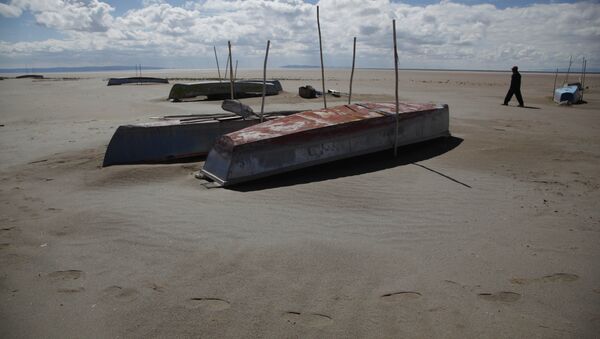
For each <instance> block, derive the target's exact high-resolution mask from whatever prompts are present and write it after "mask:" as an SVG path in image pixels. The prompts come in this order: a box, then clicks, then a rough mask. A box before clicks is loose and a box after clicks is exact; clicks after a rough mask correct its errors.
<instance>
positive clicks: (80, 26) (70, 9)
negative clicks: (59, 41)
mask: <svg viewBox="0 0 600 339" xmlns="http://www.w3.org/2000/svg"><path fill="white" fill-rule="evenodd" d="M11 6H13V7H15V8H19V9H20V10H28V11H30V12H31V13H32V14H33V16H34V17H35V20H36V23H37V24H39V25H42V26H45V27H48V28H53V29H57V30H60V31H66V32H68V31H86V32H105V31H107V30H108V29H109V27H110V26H111V25H112V21H113V18H112V16H111V14H110V12H112V11H114V8H113V7H111V6H110V5H109V4H107V3H105V2H101V1H98V0H91V1H89V2H87V3H84V2H81V1H77V0H13V1H12V3H11Z"/></svg>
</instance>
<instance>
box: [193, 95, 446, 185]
mask: <svg viewBox="0 0 600 339" xmlns="http://www.w3.org/2000/svg"><path fill="white" fill-rule="evenodd" d="M399 106H400V107H399V111H400V114H399V121H400V123H399V127H398V146H404V145H408V144H412V143H417V142H421V141H425V140H430V139H434V138H438V137H441V136H447V135H449V131H448V128H449V111H448V106H447V105H435V104H412V103H400V105H399ZM395 127H396V117H395V104H389V103H361V104H353V105H344V106H337V107H332V108H329V109H322V110H316V111H306V112H301V113H298V114H294V115H291V116H288V117H283V118H279V119H275V120H272V121H268V122H265V123H262V124H258V125H255V126H251V127H248V128H245V129H242V130H240V131H237V132H233V133H230V134H226V135H224V136H223V137H221V138H220V139H219V140H218V141H217V142H216V144H215V146H214V147H213V149H212V150H211V151H210V153H209V155H208V158H207V159H206V162H205V164H204V168H203V169H202V171H201V173H202V174H203V175H205V176H206V177H208V178H211V179H212V180H214V181H215V182H216V183H217V184H219V185H223V186H227V185H233V184H236V183H241V182H245V181H250V180H254V179H258V178H261V177H266V176H269V175H273V174H278V173H283V172H287V171H291V170H295V169H298V168H303V167H308V166H313V165H317V164H322V163H325V162H330V161H335V160H339V159H343V158H349V157H353V156H357V155H362V154H367V153H372V152H377V151H381V150H385V149H390V148H393V147H394V140H395Z"/></svg>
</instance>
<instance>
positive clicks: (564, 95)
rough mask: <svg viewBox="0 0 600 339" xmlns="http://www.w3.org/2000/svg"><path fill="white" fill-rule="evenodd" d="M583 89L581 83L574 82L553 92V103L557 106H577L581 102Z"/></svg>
mask: <svg viewBox="0 0 600 339" xmlns="http://www.w3.org/2000/svg"><path fill="white" fill-rule="evenodd" d="M582 93H583V88H582V86H581V83H579V82H575V83H572V84H567V85H565V86H563V87H559V88H557V89H555V90H554V102H556V103H557V104H567V105H572V104H577V103H579V102H580V101H581V100H582Z"/></svg>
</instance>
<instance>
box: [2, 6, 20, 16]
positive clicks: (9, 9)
mask: <svg viewBox="0 0 600 339" xmlns="http://www.w3.org/2000/svg"><path fill="white" fill-rule="evenodd" d="M22 13H23V10H21V8H19V7H17V6H13V5H7V4H3V3H0V15H2V16H3V17H5V18H17V17H20V16H21V14H22Z"/></svg>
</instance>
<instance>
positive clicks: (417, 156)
mask: <svg viewBox="0 0 600 339" xmlns="http://www.w3.org/2000/svg"><path fill="white" fill-rule="evenodd" d="M462 142H463V139H461V138H457V137H453V136H448V137H442V138H437V139H434V140H430V141H425V142H421V143H418V144H413V145H408V146H404V147H400V148H398V156H397V157H394V153H393V150H391V149H389V150H386V151H381V152H377V153H371V154H366V155H362V156H358V157H352V158H348V159H343V160H338V161H334V162H330V163H326V164H322V165H317V166H312V167H308V168H303V169H298V170H294V171H291V172H286V173H282V174H277V175H273V176H270V177H266V178H262V179H257V180H254V181H250V182H247V183H241V184H238V185H233V186H230V187H226V188H227V189H230V190H233V191H239V192H251V191H258V190H263V189H269V188H277V187H285V186H293V185H299V184H306V183H311V182H318V181H325V180H330V179H335V178H342V177H347V176H353V175H360V174H365V173H371V172H376V171H381V170H384V169H388V168H392V167H397V166H404V165H408V164H412V163H415V162H419V161H423V160H427V159H431V158H433V157H436V156H439V155H442V154H444V153H446V152H448V151H451V150H452V149H454V148H456V147H458V145H460V144H461V143H462ZM422 167H424V168H425V169H427V170H430V171H433V172H435V173H437V174H440V175H442V176H445V177H447V176H446V175H444V174H442V173H439V172H437V171H434V170H432V169H429V168H427V167H425V166H422ZM447 178H449V177H447ZM449 179H451V180H454V179H452V178H449ZM459 183H460V182H459ZM460 184H462V183H460ZM462 185H465V184H462ZM465 186H467V185H465ZM467 187H469V186H467Z"/></svg>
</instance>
